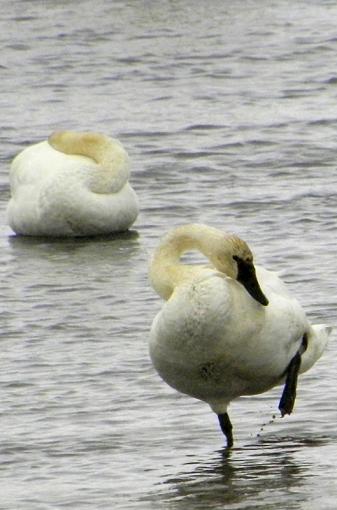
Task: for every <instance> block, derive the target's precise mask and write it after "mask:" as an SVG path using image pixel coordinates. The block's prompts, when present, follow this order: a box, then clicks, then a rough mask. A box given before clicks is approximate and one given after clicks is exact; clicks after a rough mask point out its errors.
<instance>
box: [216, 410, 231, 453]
mask: <svg viewBox="0 0 337 510" xmlns="http://www.w3.org/2000/svg"><path fill="white" fill-rule="evenodd" d="M218 419H219V423H220V427H221V430H222V432H223V433H224V435H225V436H226V439H227V448H231V447H232V446H233V434H232V429H233V425H232V424H231V421H230V419H229V416H228V413H223V414H218Z"/></svg>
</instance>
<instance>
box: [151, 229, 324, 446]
mask: <svg viewBox="0 0 337 510" xmlns="http://www.w3.org/2000/svg"><path fill="white" fill-rule="evenodd" d="M193 249H194V250H198V251H200V252H202V253H203V254H204V255H205V256H206V257H207V258H208V259H209V262H210V265H209V266H203V265H192V264H184V263H182V262H181V261H180V257H181V255H182V254H183V253H185V252H187V251H190V250H193ZM150 281H151V283H152V286H153V288H154V289H155V290H156V292H157V293H158V294H159V295H160V296H161V297H162V298H163V299H165V300H166V303H165V304H164V306H163V308H162V310H161V311H160V312H159V313H158V315H157V316H156V317H155V319H154V321H153V324H152V328H151V334H150V356H151V359H152V362H153V365H154V367H155V369H156V370H157V372H158V373H159V375H160V376H161V377H162V379H164V381H166V382H167V383H168V384H169V385H170V386H172V387H173V388H175V389H176V390H178V391H180V392H182V393H186V394H187V395H190V396H192V397H194V398H197V399H200V400H203V401H205V402H207V403H208V404H209V405H210V407H211V409H212V410H213V411H214V412H215V413H216V414H217V415H218V418H219V423H220V426H221V429H222V431H223V433H224V434H225V436H226V439H227V446H228V447H231V446H232V445H233V435H232V425H231V422H230V419H229V416H228V411H227V410H228V405H229V403H230V402H231V401H232V400H233V399H235V398H238V397H240V396H241V395H254V394H258V393H262V392H265V391H267V390H269V389H270V388H272V387H273V386H275V385H278V384H283V383H284V382H285V386H284V390H283V394H282V397H281V400H280V404H279V409H280V411H281V414H282V416H283V415H284V414H290V413H291V412H292V409H293V405H294V401H295V396H296V383H297V375H298V373H302V372H305V371H306V370H308V369H309V368H310V367H311V366H312V365H313V364H314V363H315V362H316V361H317V360H318V359H319V357H320V356H321V354H322V352H323V350H324V348H325V345H326V343H327V340H328V336H329V333H330V331H331V328H329V327H326V326H324V325H315V326H311V325H310V324H309V322H308V320H307V318H306V315H305V313H304V311H303V309H302V308H301V306H300V304H299V303H298V302H297V300H296V299H294V298H293V297H291V295H290V294H289V293H288V291H287V289H286V287H285V285H284V284H283V283H282V281H281V280H280V279H279V277H278V276H277V275H276V273H274V272H270V271H267V270H266V269H264V268H262V267H258V266H257V267H256V269H255V267H254V264H253V255H252V253H251V251H250V249H249V247H248V245H247V244H246V243H245V242H244V241H243V240H241V239H240V238H238V237H237V236H236V235H229V234H225V233H223V232H221V231H220V230H218V229H216V228H212V227H209V226H206V225H200V224H191V225H184V226H181V227H178V228H176V229H173V230H172V231H171V232H169V233H168V234H167V235H166V237H164V239H163V240H162V242H161V243H160V245H159V247H158V248H157V249H156V250H155V252H154V255H153V258H152V262H151V265H150ZM260 285H261V287H260Z"/></svg>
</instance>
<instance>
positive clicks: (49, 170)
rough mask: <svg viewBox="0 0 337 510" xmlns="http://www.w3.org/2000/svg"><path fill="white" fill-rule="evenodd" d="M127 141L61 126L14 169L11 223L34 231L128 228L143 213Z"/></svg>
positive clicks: (24, 154) (19, 229) (22, 154)
mask: <svg viewBox="0 0 337 510" xmlns="http://www.w3.org/2000/svg"><path fill="white" fill-rule="evenodd" d="M128 178H129V158H128V155H127V153H126V151H125V150H124V148H123V146H122V144H121V143H120V142H119V141H118V140H115V139H112V138H109V137H108V136H105V135H102V134H99V133H91V132H84V133H77V132H73V131H59V132H55V133H53V134H52V135H51V136H50V137H49V139H48V141H43V142H40V143H37V144H35V145H32V146H30V147H28V148H26V149H25V150H23V151H22V152H20V153H19V154H18V155H17V156H16V158H15V159H14V161H13V163H12V165H11V170H10V188H11V199H10V201H9V204H8V208H7V217H8V223H9V225H10V227H11V228H12V229H13V230H14V232H16V233H17V234H22V235H30V236H54V237H59V236H61V237H69V236H90V235H97V234H109V233H113V232H122V231H125V230H127V229H128V228H129V227H130V226H131V225H132V224H133V222H134V221H135V219H136V218H137V215H138V202H137V197H136V194H135V192H134V191H133V189H132V188H131V186H130V184H129V182H128Z"/></svg>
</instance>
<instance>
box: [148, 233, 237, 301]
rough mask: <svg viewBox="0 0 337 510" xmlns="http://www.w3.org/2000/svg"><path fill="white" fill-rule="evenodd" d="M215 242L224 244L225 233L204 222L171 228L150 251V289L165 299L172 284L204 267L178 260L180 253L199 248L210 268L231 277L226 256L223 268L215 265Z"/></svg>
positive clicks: (187, 278) (185, 279)
mask: <svg viewBox="0 0 337 510" xmlns="http://www.w3.org/2000/svg"><path fill="white" fill-rule="evenodd" d="M229 239H230V236H229ZM219 242H221V243H222V245H225V235H224V234H223V233H222V232H220V231H219V230H217V229H215V228H212V227H208V226H206V225H198V224H191V225H184V226H182V227H178V228H176V229H174V230H173V231H172V232H170V233H169V234H168V235H167V236H166V237H165V238H164V240H163V241H162V243H161V244H160V245H159V247H158V249H157V250H156V251H155V253H154V256H153V259H152V263H151V267H150V280H151V283H152V285H153V287H154V289H155V290H156V291H157V292H158V294H159V295H160V296H162V297H163V298H164V299H168V298H169V297H170V296H171V294H172V292H173V290H174V288H175V286H176V285H178V284H180V283H183V282H184V281H188V280H190V279H191V277H194V276H195V275H196V273H197V272H198V271H200V270H201V268H204V267H205V266H195V265H188V264H183V263H181V261H180V258H181V256H182V255H183V254H184V253H185V252H187V251H190V250H198V251H200V252H201V253H203V254H204V255H205V256H206V257H207V258H208V260H209V261H210V262H211V263H212V266H213V267H214V268H216V269H218V270H220V271H222V272H225V273H226V274H228V275H229V276H231V277H235V276H236V275H235V271H234V269H233V266H234V264H233V263H232V261H231V257H228V259H229V260H228V265H227V267H226V270H225V271H224V264H223V263H222V267H221V268H220V267H219V264H218V262H217V257H216V255H217V250H216V245H217V243H219ZM229 248H230V246H229Z"/></svg>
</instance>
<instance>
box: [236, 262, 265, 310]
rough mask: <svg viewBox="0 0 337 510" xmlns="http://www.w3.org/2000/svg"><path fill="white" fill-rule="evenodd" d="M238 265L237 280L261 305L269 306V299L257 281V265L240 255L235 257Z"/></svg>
mask: <svg viewBox="0 0 337 510" xmlns="http://www.w3.org/2000/svg"><path fill="white" fill-rule="evenodd" d="M233 258H234V260H236V262H237V265H238V276H237V281H238V282H240V283H241V284H242V285H243V286H244V287H245V289H246V290H247V292H249V294H250V295H251V296H252V297H253V298H254V299H255V300H256V301H258V302H259V303H261V305H263V306H267V305H268V303H269V301H268V299H267V298H266V296H265V295H264V294H263V292H262V290H261V287H260V284H259V282H258V281H257V278H256V273H255V267H254V264H253V262H251V261H247V260H242V259H240V258H239V257H236V256H235V257H233Z"/></svg>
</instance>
